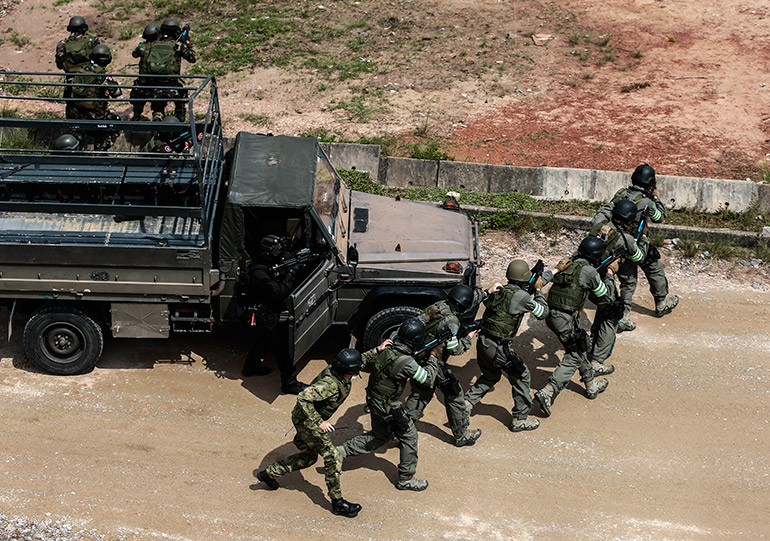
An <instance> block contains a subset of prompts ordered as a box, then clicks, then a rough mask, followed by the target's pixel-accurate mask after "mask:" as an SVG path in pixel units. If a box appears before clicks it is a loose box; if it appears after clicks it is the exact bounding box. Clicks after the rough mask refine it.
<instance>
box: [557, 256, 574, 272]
mask: <svg viewBox="0 0 770 541" xmlns="http://www.w3.org/2000/svg"><path fill="white" fill-rule="evenodd" d="M571 265H572V260H571V259H570V258H568V257H563V258H561V260H559V262H558V263H557V264H556V270H557V271H559V272H561V271H563V270H566V269H568V268H570V266H571Z"/></svg>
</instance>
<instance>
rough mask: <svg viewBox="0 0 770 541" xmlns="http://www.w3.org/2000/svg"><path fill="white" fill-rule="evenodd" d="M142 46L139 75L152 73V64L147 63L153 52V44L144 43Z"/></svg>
mask: <svg viewBox="0 0 770 541" xmlns="http://www.w3.org/2000/svg"><path fill="white" fill-rule="evenodd" d="M141 45H142V56H140V57H139V74H140V75H141V74H144V73H150V63H149V62H148V61H147V57H148V56H150V51H151V50H152V42H149V41H147V42H144V43H142V44H141Z"/></svg>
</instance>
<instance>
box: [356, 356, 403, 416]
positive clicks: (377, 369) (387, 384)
mask: <svg viewBox="0 0 770 541" xmlns="http://www.w3.org/2000/svg"><path fill="white" fill-rule="evenodd" d="M404 356H405V355H404V354H403V353H401V352H400V351H396V350H394V349H392V348H387V349H385V351H383V352H382V353H380V354H379V355H377V357H375V359H374V362H373V363H371V365H372V374H371V376H369V385H367V387H366V388H367V390H368V391H369V394H371V395H372V396H374V397H375V398H379V399H380V400H382V401H384V402H387V403H389V402H392V401H394V400H397V399H398V397H400V396H401V394H402V393H403V392H404V388H405V387H406V380H402V381H396V380H394V379H393V378H392V377H391V376H390V372H391V370H392V369H393V364H394V363H395V362H396V359H398V358H400V357H404Z"/></svg>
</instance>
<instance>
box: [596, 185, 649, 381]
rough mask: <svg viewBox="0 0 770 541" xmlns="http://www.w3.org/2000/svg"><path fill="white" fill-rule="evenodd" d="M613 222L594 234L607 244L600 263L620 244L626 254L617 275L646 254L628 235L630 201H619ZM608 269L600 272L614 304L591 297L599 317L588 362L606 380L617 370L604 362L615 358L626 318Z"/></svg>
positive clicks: (616, 264) (600, 225)
mask: <svg viewBox="0 0 770 541" xmlns="http://www.w3.org/2000/svg"><path fill="white" fill-rule="evenodd" d="M611 216H612V219H611V221H610V222H609V223H604V222H600V223H598V224H596V225H594V226H593V228H592V229H591V234H592V235H596V236H598V237H599V238H601V239H602V241H603V242H604V252H602V256H601V261H605V260H607V258H612V256H611V254H612V253H613V251H614V250H615V248H616V246H618V244H619V243H620V246H622V248H623V251H622V255H621V256H620V257H619V258H616V259H618V261H615V262H614V263H613V266H612V270H613V271H614V272H615V273H617V270H618V267H619V265H622V264H623V263H624V262H626V261H630V262H631V263H632V264H634V265H636V264H637V263H638V262H639V261H641V260H642V259H643V258H644V254H643V253H642V251H641V250H640V249H639V247H638V246H637V244H636V240H635V239H634V237H632V236H631V235H630V234H629V233H628V231H629V230H630V227H631V223H632V222H633V220H634V219H635V217H636V205H634V204H633V203H632V202H631V201H628V200H627V199H620V200H618V202H617V203H615V205H614V207H613V208H612V215H611ZM606 272H607V271H606V269H602V270H600V271H599V274H600V276H601V277H602V279H604V281H605V283H607V286H608V287H609V288H610V292H611V293H612V295H611V297H612V298H613V299H614V301H613V302H612V303H606V302H605V303H602V302H601V301H599V300H597V299H595V298H593V296H591V295H589V298H590V299H591V300H592V301H593V302H594V304H596V306H597V308H596V315H595V316H594V322H593V324H592V325H591V351H590V352H589V355H588V358H589V360H590V361H591V368H593V371H594V376H605V375H609V374H612V373H613V372H614V371H615V367H614V366H613V365H611V364H606V363H605V361H606V360H607V359H609V357H610V355H612V350H613V348H614V347H615V337H616V334H617V327H618V321H619V320H620V318H621V317H622V316H623V308H624V304H623V300H622V299H621V298H620V295H619V294H618V288H617V284H616V283H615V278H614V277H613V276H612V275H610V276H609V277H607V276H606Z"/></svg>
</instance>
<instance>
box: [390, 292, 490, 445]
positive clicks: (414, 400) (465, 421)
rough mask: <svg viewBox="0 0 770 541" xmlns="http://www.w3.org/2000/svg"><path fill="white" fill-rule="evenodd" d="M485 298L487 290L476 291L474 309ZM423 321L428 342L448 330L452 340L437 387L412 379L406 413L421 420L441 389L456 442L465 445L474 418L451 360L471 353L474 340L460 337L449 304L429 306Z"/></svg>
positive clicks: (445, 302) (442, 302) (458, 324)
mask: <svg viewBox="0 0 770 541" xmlns="http://www.w3.org/2000/svg"><path fill="white" fill-rule="evenodd" d="M484 296H485V294H484V292H483V291H481V290H476V291H475V292H474V299H473V305H472V306H477V305H478V304H479V303H480V302H481V301H482V300H483V298H484ZM431 317H432V319H431ZM419 319H420V320H421V321H422V322H423V323H424V324H425V342H426V343H428V342H430V341H431V340H433V339H434V338H436V337H437V336H439V335H441V334H442V333H444V332H447V330H448V331H449V332H450V333H451V335H452V337H451V338H450V339H449V340H448V341H447V343H446V345H445V346H444V355H442V357H441V359H439V360H438V366H439V372H438V376H437V378H436V387H435V388H434V387H433V386H432V385H422V384H420V383H417V382H416V381H414V380H412V381H411V382H410V393H409V396H408V397H407V399H406V403H405V404H404V405H405V407H406V411H407V413H409V416H410V417H411V418H412V420H414V421H416V420H417V419H420V418H421V417H422V416H423V412H424V411H425V408H426V407H427V405H428V404H429V403H430V401H431V400H432V399H433V395H434V394H435V389H439V390H441V392H442V393H443V394H444V407H445V408H446V414H447V419H448V420H449V427H450V428H451V429H452V435H453V436H454V438H455V442H462V441H463V438H464V437H465V436H466V430H467V429H468V425H469V424H470V417H469V415H468V410H466V408H465V401H464V397H463V389H462V387H461V386H460V382H459V381H457V378H456V377H455V376H454V374H452V369H451V368H450V367H449V365H448V364H447V357H449V355H455V356H456V355H462V354H463V353H465V352H466V351H468V350H469V349H470V347H471V339H470V338H469V337H468V336H464V337H462V338H457V334H458V332H459V331H460V327H461V325H460V320H459V319H458V318H457V316H456V315H455V314H454V312H452V310H451V309H450V307H449V303H448V302H447V301H440V302H437V303H435V304H432V305H431V306H429V307H427V308H426V309H425V310H424V311H423V313H422V314H420V316H419Z"/></svg>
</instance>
